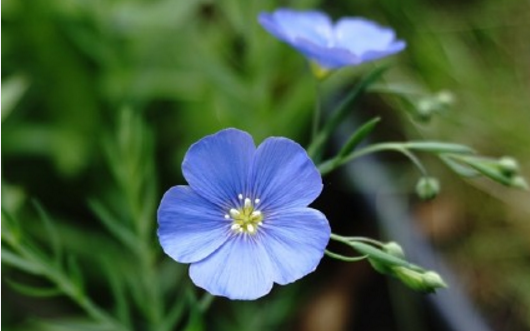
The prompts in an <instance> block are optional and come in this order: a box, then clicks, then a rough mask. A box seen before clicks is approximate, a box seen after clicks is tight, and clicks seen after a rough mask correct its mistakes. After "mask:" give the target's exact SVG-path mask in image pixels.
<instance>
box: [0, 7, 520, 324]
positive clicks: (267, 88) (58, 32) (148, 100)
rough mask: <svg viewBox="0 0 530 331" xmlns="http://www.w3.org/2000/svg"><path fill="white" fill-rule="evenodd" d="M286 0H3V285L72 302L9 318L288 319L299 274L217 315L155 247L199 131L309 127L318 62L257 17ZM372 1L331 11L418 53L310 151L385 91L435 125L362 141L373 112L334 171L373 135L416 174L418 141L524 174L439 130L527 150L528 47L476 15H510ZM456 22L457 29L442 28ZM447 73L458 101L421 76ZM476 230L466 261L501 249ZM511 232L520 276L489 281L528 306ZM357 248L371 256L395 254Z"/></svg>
mask: <svg viewBox="0 0 530 331" xmlns="http://www.w3.org/2000/svg"><path fill="white" fill-rule="evenodd" d="M318 4H319V1H313V0H305V1H298V2H294V1H287V3H286V2H282V5H285V6H289V5H291V6H296V7H298V8H312V7H317V6H318ZM277 6H278V3H260V2H255V1H239V0H221V1H215V2H214V1H211V0H197V1H195V0H193V1H176V0H161V1H155V2H149V1H141V0H133V1H129V0H114V1H105V0H95V1H82V0H78V1H71V0H20V1H19V0H4V1H2V28H3V32H2V46H3V52H2V64H3V75H2V79H3V84H2V129H3V132H2V156H3V163H2V167H3V172H2V264H3V267H4V272H3V274H2V278H3V281H4V282H5V283H6V284H7V285H8V286H9V288H12V289H13V290H15V291H17V292H20V293H22V294H23V295H25V296H32V297H37V298H35V299H33V298H32V299H28V300H41V301H38V302H39V303H40V302H44V301H43V300H46V302H50V303H51V304H52V305H53V304H54V303H58V304H57V306H58V307H65V306H68V305H70V304H71V303H73V304H75V306H76V308H73V309H70V308H69V309H65V311H60V312H59V313H58V314H57V315H58V316H54V317H53V318H42V317H41V316H40V315H42V314H40V312H39V310H38V309H37V310H36V311H27V312H26V313H24V314H22V315H21V313H20V312H16V311H14V309H16V307H15V306H12V307H11V305H4V306H6V307H4V308H3V309H5V314H4V310H3V315H4V316H3V317H4V320H3V323H5V325H6V326H7V327H13V328H19V329H32V330H161V331H169V330H175V329H185V330H205V329H209V328H210V327H211V325H210V324H209V323H213V324H214V329H219V330H260V329H261V330H270V329H281V327H282V326H283V325H285V323H286V321H287V322H288V321H289V319H290V318H292V317H291V316H292V315H293V314H294V312H295V311H296V309H297V307H298V306H299V305H300V303H301V302H302V301H303V299H304V298H303V297H302V295H301V294H300V292H299V290H298V289H297V287H296V285H294V286H292V287H289V288H288V289H282V291H281V293H279V294H280V295H275V294H273V295H272V297H271V298H270V299H268V298H267V299H266V301H263V302H259V303H257V304H255V305H248V304H242V303H234V304H230V305H229V304H227V303H226V302H221V303H220V305H226V306H228V308H227V309H226V310H227V311H228V313H227V314H224V313H219V314H216V315H215V317H216V318H215V319H211V320H214V322H210V320H209V319H208V318H207V317H208V314H212V313H211V312H208V311H207V308H208V306H209V305H210V304H211V301H210V300H211V297H209V296H208V295H207V296H205V297H203V298H201V299H197V297H196V296H195V292H194V288H193V287H192V286H191V284H190V283H189V281H188V280H187V278H186V267H185V266H181V265H177V264H176V263H172V261H168V260H167V259H164V258H163V257H162V256H163V255H162V252H161V250H160V248H159V245H158V242H157V238H156V232H155V227H156V208H157V205H158V202H159V198H160V195H161V193H162V192H163V191H164V190H165V189H167V188H168V187H169V186H171V185H175V184H177V183H180V182H181V181H180V163H181V161H182V156H183V154H184V152H185V151H186V149H187V148H188V147H189V145H190V144H191V143H192V142H194V141H196V140H197V139H198V138H199V137H202V136H204V135H205V134H209V133H212V132H213V131H215V130H217V129H220V128H223V127H226V126H234V127H238V128H241V129H244V130H247V131H249V132H251V133H252V134H253V136H254V137H256V140H258V141H259V140H261V139H263V138H264V137H266V136H270V135H282V136H287V137H291V138H296V139H297V140H299V141H302V142H305V141H307V138H306V136H307V135H308V131H309V130H307V127H308V126H309V125H308V124H309V122H310V117H311V116H310V114H311V111H312V104H313V103H314V101H315V96H314V95H312V94H311V93H309V92H308V91H312V90H313V88H314V86H313V81H312V80H311V78H312V77H311V74H310V71H309V70H308V68H307V65H306V64H305V63H304V61H303V60H302V58H301V57H300V56H299V55H298V54H297V53H296V52H294V51H293V50H291V49H289V48H288V47H286V46H285V45H283V44H282V43H280V42H278V41H277V40H275V39H273V38H270V37H269V36H268V35H267V34H266V33H265V32H264V31H263V30H262V28H261V27H260V26H258V24H257V22H256V15H257V13H258V12H259V11H261V10H268V9H272V8H276V7H277ZM369 6H370V7H369V8H367V7H368V2H366V3H353V2H345V1H344V2H341V3H337V4H336V5H335V4H334V5H333V10H336V11H337V12H338V11H340V15H345V14H347V15H352V16H360V15H366V16H376V17H380V18H384V19H382V21H385V20H386V21H388V22H389V23H391V24H392V25H393V26H396V27H397V28H398V35H400V36H402V37H403V39H405V40H407V42H408V50H407V53H406V54H407V55H403V57H404V58H405V61H404V62H405V63H404V64H403V65H402V66H400V67H399V68H393V69H392V70H389V71H388V72H387V73H385V80H390V79H393V78H397V79H396V80H395V81H399V83H398V84H391V83H385V82H384V81H379V79H380V78H381V75H382V73H383V71H384V68H385V67H384V66H383V67H381V69H379V70H380V71H377V70H376V71H373V72H371V73H370V74H368V75H366V76H365V79H364V80H361V81H360V82H359V83H358V85H356V86H355V87H354V88H353V89H349V93H348V95H347V97H346V99H345V101H344V102H343V103H342V104H341V105H340V106H339V109H338V110H337V111H336V112H335V113H334V115H333V116H335V117H333V119H332V120H331V121H329V122H328V123H329V124H327V126H326V125H325V126H324V130H323V131H322V132H323V133H322V134H321V135H319V136H317V139H316V140H315V143H314V144H313V145H312V146H311V148H310V151H311V152H312V153H313V155H314V156H315V158H316V159H320V157H321V156H322V150H323V148H324V146H325V145H326V143H327V142H328V139H329V137H330V134H331V132H332V131H333V130H335V129H336V127H337V126H338V124H339V123H340V122H341V121H342V120H343V119H344V118H346V117H347V116H349V115H350V114H351V111H350V110H351V109H352V108H351V107H350V106H351V104H352V102H353V101H358V100H359V98H360V97H361V96H362V95H364V92H377V93H381V92H385V94H386V96H387V97H386V99H387V101H388V102H390V103H394V105H396V107H397V108H401V109H403V110H404V111H405V112H406V113H407V114H412V117H413V118H414V119H420V120H421V124H419V125H418V124H414V125H410V126H409V125H408V124H404V123H399V127H400V128H404V130H407V133H408V135H409V136H410V137H411V138H413V139H418V136H420V137H421V138H423V136H425V135H427V134H426V133H425V131H426V130H427V127H426V124H425V123H426V121H425V119H429V120H430V121H429V125H430V126H429V130H431V131H430V132H431V134H432V135H434V137H432V136H429V139H430V140H432V142H423V141H417V142H416V141H413V142H409V143H404V144H403V145H399V146H398V145H395V144H394V145H392V144H390V145H384V146H378V147H375V148H374V149H372V150H366V149H363V148H360V144H359V143H360V142H361V141H363V140H364V138H365V137H366V136H367V135H368V134H369V133H370V132H371V131H372V130H373V129H374V127H375V125H376V123H377V120H375V119H374V120H372V121H370V122H367V123H366V124H365V125H364V126H362V127H361V128H359V130H358V131H356V132H355V133H352V135H351V137H350V141H349V143H347V144H346V145H345V147H344V149H343V150H341V151H340V152H339V154H338V155H337V158H336V159H330V160H324V161H323V162H322V163H321V165H320V166H321V169H323V172H324V173H326V172H328V171H331V170H332V169H335V168H336V167H338V166H340V165H341V164H344V163H345V162H348V161H351V160H352V159H353V158H355V157H358V156H362V155H365V154H368V153H371V152H375V151H380V150H393V151H398V152H400V153H403V154H404V155H405V156H407V157H408V158H410V159H411V160H412V161H413V162H414V163H416V164H417V165H418V164H419V166H418V167H419V168H420V171H422V172H423V171H424V169H423V165H421V163H419V161H418V160H417V158H416V157H415V155H414V154H412V153H413V152H414V153H415V152H429V153H432V154H434V155H436V156H437V157H440V158H441V159H442V160H443V161H444V162H446V163H447V164H448V165H449V167H450V168H451V169H452V170H454V171H455V172H456V173H458V174H459V175H461V176H463V177H475V176H477V175H480V174H482V175H485V176H489V177H490V178H493V179H495V180H497V181H500V182H501V183H505V184H507V185H512V186H517V185H520V186H521V185H523V184H522V183H521V182H520V179H522V177H521V176H520V175H522V173H520V172H522V171H524V169H527V168H528V167H526V165H528V160H522V162H521V167H520V168H521V169H523V170H521V169H515V170H514V169H513V168H510V164H507V163H506V162H505V160H504V162H501V160H497V159H495V160H493V159H489V158H482V157H478V156H476V155H472V151H471V150H470V149H469V148H467V147H465V146H462V145H453V144H446V143H439V142H438V141H440V140H450V141H466V142H470V143H471V145H473V146H474V147H475V149H477V150H481V151H485V152H487V153H488V154H490V155H498V154H499V152H498V151H503V154H504V153H508V154H514V155H526V154H525V152H526V149H527V146H528V144H529V143H530V142H529V141H528V135H527V127H528V119H527V115H528V114H527V112H525V111H521V110H524V109H528V105H530V103H529V102H528V101H529V100H528V99H527V98H523V97H521V95H526V94H525V93H521V91H522V90H524V89H523V88H522V87H523V86H522V84H521V83H518V82H519V80H520V81H523V80H524V79H526V78H527V77H526V76H524V75H523V74H520V73H523V72H529V71H528V70H525V69H528V68H527V67H524V66H523V65H526V66H527V61H523V60H525V59H526V58H527V57H526V55H527V54H526V55H525V54H523V53H519V52H516V51H514V49H515V50H516V49H518V47H520V45H519V44H518V43H521V45H523V43H522V42H521V41H518V40H519V39H518V36H520V35H521V34H522V32H521V31H519V30H518V29H516V28H515V27H514V28H508V27H507V28H506V30H504V29H489V28H488V29H482V28H481V27H483V26H484V24H485V23H484V22H490V19H492V20H491V22H493V23H494V24H499V26H501V25H502V24H503V21H501V19H502V18H498V17H500V16H499V15H495V6H497V3H496V2H495V1H486V2H484V4H476V5H474V7H471V6H472V5H469V6H470V7H466V8H473V10H468V11H461V10H459V9H458V8H456V9H455V8H449V7H448V8H446V9H445V10H444V11H439V10H438V8H435V7H432V8H431V7H428V5H427V4H426V3H421V2H418V1H416V0H407V1H405V2H401V3H400V5H399V6H398V5H396V4H393V3H390V2H388V3H386V2H385V3H380V4H377V6H376V5H374V4H373V3H370V4H369ZM396 6H397V7H396ZM503 6H506V10H507V11H508V10H509V9H510V8H512V9H511V11H513V12H514V13H515V14H516V16H518V15H519V14H517V13H518V12H523V11H518V10H517V8H518V6H519V5H518V4H517V3H516V2H514V1H511V2H508V3H506V4H504V5H503ZM475 9H477V10H475ZM466 15H468V16H466ZM336 16H338V15H336ZM509 17H511V16H509ZM447 19H449V22H450V24H452V25H453V26H454V27H461V28H462V30H461V31H460V30H458V29H457V30H458V31H460V32H458V33H457V32H454V31H453V32H451V33H447V32H444V31H440V30H439V27H441V26H446V25H445V23H444V25H442V24H441V22H447ZM493 23H492V24H493ZM477 27H478V28H477ZM459 29H460V28H459ZM503 31H504V32H506V33H511V32H513V34H511V35H513V40H512V39H510V40H511V41H512V44H504V43H503V41H504V39H503V36H502V32H503ZM524 40H525V41H526V39H524ZM525 45H526V44H525ZM521 48H522V46H521ZM484 50H486V51H484ZM477 59H478V60H477ZM515 64H517V66H516V65H515ZM485 68H486V69H487V70H485ZM363 70H364V68H362V69H360V71H363ZM356 74H357V73H356ZM351 76H352V75H351V71H350V72H348V71H346V73H344V74H342V73H341V74H339V73H337V74H335V76H332V77H329V79H328V81H326V82H325V84H328V85H327V86H329V87H330V88H329V89H331V88H342V87H344V86H346V85H348V84H349V83H350V81H351ZM514 77H516V78H517V81H514ZM375 80H378V84H372V83H373V82H374V81H375ZM404 81H407V83H409V84H410V85H412V86H413V87H415V88H417V87H418V86H420V87H419V88H418V89H419V90H420V93H417V91H412V92H411V90H409V89H405V88H404V86H405V84H404ZM492 82H494V84H492ZM425 83H426V85H427V87H426V88H425V87H423V86H424V84H425ZM447 88H450V89H451V91H452V92H451V93H450V95H451V96H454V99H453V98H448V97H447V96H448V94H447V93H445V94H444V93H442V92H439V93H432V92H429V91H426V90H430V89H432V90H434V91H444V90H445V89H447ZM469 89H473V90H472V91H470V90H469ZM326 91H327V90H326ZM329 94H330V93H328V94H324V97H328V95H329ZM477 95H478V96H480V99H479V98H477V97H476V96H477ZM474 96H475V97H474ZM455 99H456V101H455ZM324 101H326V100H324ZM451 107H453V108H457V109H458V110H459V111H458V112H454V113H452V114H453V115H452V117H451V118H452V119H454V120H448V118H449V116H448V115H447V113H448V112H449V111H450V110H449V108H451ZM461 110H465V111H461ZM518 110H519V111H518ZM501 111H502V113H501ZM454 114H456V115H454ZM455 116H456V117H455ZM497 117H502V118H501V119H499V120H491V119H492V118H497ZM448 123H449V125H448ZM382 124H383V123H381V124H378V127H377V128H379V127H380V125H382ZM444 124H445V125H444ZM464 128H465V129H464ZM418 132H419V134H418ZM432 132H434V133H432ZM521 132H522V133H521ZM499 136H500V137H503V138H505V139H497V138H498V137H499ZM431 137H432V138H431ZM376 146H377V145H376ZM379 148H380V149H379ZM378 149H379V150H378ZM326 167H327V168H326ZM510 169H512V170H513V171H511V170H510ZM444 189H445V184H444ZM33 199H36V200H33ZM521 200H522V201H524V203H526V200H524V199H521ZM33 201H38V202H33ZM522 204H523V203H521V204H520V205H522ZM514 209H516V210H519V209H517V208H514ZM504 214H505V213H504ZM501 215H503V214H501ZM523 215H527V214H524V212H523ZM523 217H524V216H523ZM485 223H486V222H485ZM519 224H523V223H522V222H521V223H519ZM517 226H518V229H523V230H522V231H518V230H517V229H512V232H510V234H509V235H510V237H513V238H516V237H518V236H519V237H521V236H523V235H524V234H525V233H528V232H527V231H526V230H527V228H528V227H527V224H523V225H517ZM474 239H475V240H474V241H473V243H472V244H473V245H470V246H472V247H473V249H472V250H474V252H475V255H474V257H473V260H476V261H486V262H491V261H490V260H489V259H491V254H489V253H488V252H486V253H484V252H483V250H486V251H487V249H486V248H485V247H487V246H488V245H489V244H491V243H492V242H493V241H492V238H491V237H489V236H484V237H482V238H479V237H477V238H474ZM496 240H497V241H495V243H497V244H500V242H499V241H501V240H499V239H496ZM517 243H518V246H517V247H516V248H514V249H513V254H514V255H517V254H519V255H520V256H519V255H518V256H519V257H520V258H518V259H517V265H510V264H509V263H508V262H509V261H504V263H506V268H507V270H510V272H508V273H507V274H509V275H508V276H506V275H503V277H500V276H496V279H498V283H499V284H500V288H502V291H503V292H502V293H516V295H517V298H519V300H520V301H521V302H524V303H525V305H526V306H524V307H528V306H530V294H529V293H530V289H529V288H528V286H524V284H525V283H524V280H525V276H526V275H527V274H528V270H527V269H528V267H527V263H526V262H525V256H524V254H522V253H521V252H524V251H525V249H526V248H527V246H528V245H525V243H524V241H522V240H521V241H517ZM495 246H496V245H495ZM357 248H360V249H358V251H359V252H360V254H361V255H362V256H361V258H365V257H367V256H368V253H371V254H372V261H373V260H374V256H375V258H377V257H379V258H380V259H382V258H384V259H386V258H388V256H387V255H384V254H383V255H381V254H382V253H381V254H380V252H379V251H377V252H375V253H377V254H375V255H374V252H373V251H371V252H367V251H366V247H364V246H357ZM363 248H364V249H365V251H363ZM470 249H471V248H470ZM382 252H383V253H384V251H382ZM378 254H379V255H378ZM501 258H502V256H501V257H499V258H498V259H499V260H500V259H501ZM354 259H358V258H357V257H355V258H354ZM393 261H394V262H395V260H393ZM387 262H388V261H387ZM494 262H495V261H494ZM400 263H401V262H400ZM467 263H468V261H467V260H466V262H465V265H467ZM400 266H401V267H403V265H400ZM407 266H408V265H407ZM394 276H397V277H399V275H397V274H394ZM504 276H506V277H504ZM402 277H405V276H403V275H402ZM291 288H292V290H291ZM297 291H298V292H297ZM52 300H53V301H52ZM30 302H32V301H30ZM216 304H217V303H216ZM223 308H224V307H223ZM59 309H61V308H59ZM521 310H522V311H524V313H526V312H527V310H526V309H521ZM223 312H224V311H223ZM11 315H12V316H14V317H10V316H11ZM522 315H523V316H525V317H526V318H527V316H526V315H527V314H526V315H524V314H522ZM249 316H250V317H249ZM526 323H527V324H528V325H530V321H527V322H526ZM2 326H4V324H3V325H2Z"/></svg>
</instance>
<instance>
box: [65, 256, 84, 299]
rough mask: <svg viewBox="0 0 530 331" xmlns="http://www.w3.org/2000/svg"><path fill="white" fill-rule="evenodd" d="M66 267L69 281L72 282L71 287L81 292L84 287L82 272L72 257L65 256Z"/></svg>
mask: <svg viewBox="0 0 530 331" xmlns="http://www.w3.org/2000/svg"><path fill="white" fill-rule="evenodd" d="M66 267H67V272H68V276H69V277H70V280H71V281H72V283H73V285H74V286H76V287H77V288H78V289H79V290H80V291H82V290H83V289H84V285H85V282H84V278H83V272H82V271H81V268H80V267H79V263H77V259H76V258H75V256H74V255H72V254H69V255H68V256H67V259H66Z"/></svg>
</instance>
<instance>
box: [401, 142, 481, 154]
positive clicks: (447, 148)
mask: <svg viewBox="0 0 530 331" xmlns="http://www.w3.org/2000/svg"><path fill="white" fill-rule="evenodd" d="M403 146H404V147H405V148H407V149H412V150H416V151H422V152H430V153H454V154H473V153H475V151H474V150H473V149H472V148H470V147H467V146H464V145H460V144H453V143H445V142H439V141H409V142H406V143H404V144H403Z"/></svg>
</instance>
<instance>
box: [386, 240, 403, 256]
mask: <svg viewBox="0 0 530 331" xmlns="http://www.w3.org/2000/svg"><path fill="white" fill-rule="evenodd" d="M383 250H384V251H385V252H387V253H388V254H390V255H393V256H395V257H398V258H400V259H405V252H404V251H403V248H401V246H400V245H399V244H398V243H397V242H395V241H390V242H387V243H386V244H384V245H383Z"/></svg>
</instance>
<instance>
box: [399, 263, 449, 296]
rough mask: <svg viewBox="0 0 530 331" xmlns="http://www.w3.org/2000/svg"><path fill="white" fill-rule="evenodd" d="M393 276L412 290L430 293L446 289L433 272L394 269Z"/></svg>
mask: <svg viewBox="0 0 530 331" xmlns="http://www.w3.org/2000/svg"><path fill="white" fill-rule="evenodd" d="M394 271H395V275H396V277H397V278H399V280H401V281H402V282H403V283H404V284H405V285H407V286H408V287H410V288H412V289H413V290H416V291H420V292H426V293H431V292H435V291H436V290H437V289H439V288H443V287H447V285H446V284H445V282H444V281H443V279H442V277H440V275H438V274H437V273H436V272H434V271H426V272H421V271H416V270H412V269H408V268H405V267H395V268H394Z"/></svg>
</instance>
